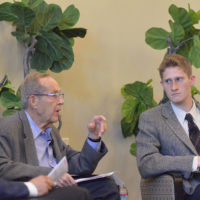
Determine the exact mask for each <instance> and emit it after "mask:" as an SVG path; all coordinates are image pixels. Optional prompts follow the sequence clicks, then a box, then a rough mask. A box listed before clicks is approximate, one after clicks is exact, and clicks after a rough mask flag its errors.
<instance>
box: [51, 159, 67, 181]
mask: <svg viewBox="0 0 200 200" xmlns="http://www.w3.org/2000/svg"><path fill="white" fill-rule="evenodd" d="M67 172H68V163H67V160H66V156H64V157H63V158H62V159H61V160H60V162H59V163H58V164H57V165H56V166H55V167H54V168H53V169H52V170H51V171H50V173H49V174H48V176H49V177H50V178H51V179H52V180H53V181H54V182H57V181H58V180H59V179H60V178H61V177H62V176H63V174H65V173H67Z"/></svg>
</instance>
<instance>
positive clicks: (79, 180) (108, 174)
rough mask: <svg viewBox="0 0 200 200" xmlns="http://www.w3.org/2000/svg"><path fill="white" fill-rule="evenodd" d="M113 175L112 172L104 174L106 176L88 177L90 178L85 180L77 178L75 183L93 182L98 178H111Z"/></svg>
mask: <svg viewBox="0 0 200 200" xmlns="http://www.w3.org/2000/svg"><path fill="white" fill-rule="evenodd" d="M113 174H114V172H109V173H106V174H99V175H95V176H90V177H87V178H79V179H76V182H77V183H80V182H83V181H90V180H95V179H99V178H104V177H108V176H112V175H113Z"/></svg>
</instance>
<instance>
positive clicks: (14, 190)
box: [0, 178, 29, 200]
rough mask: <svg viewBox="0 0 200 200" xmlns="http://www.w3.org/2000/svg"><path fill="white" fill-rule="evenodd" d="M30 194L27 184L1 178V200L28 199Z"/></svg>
mask: <svg viewBox="0 0 200 200" xmlns="http://www.w3.org/2000/svg"><path fill="white" fill-rule="evenodd" d="M28 194H29V191H28V189H27V187H26V186H25V184H23V183H20V182H13V181H6V180H3V179H2V178H0V200H4V199H8V198H10V199H12V198H17V197H18V198H19V197H26V196H28Z"/></svg>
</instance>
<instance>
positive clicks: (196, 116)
mask: <svg viewBox="0 0 200 200" xmlns="http://www.w3.org/2000/svg"><path fill="white" fill-rule="evenodd" d="M170 103H171V106H172V109H173V111H174V113H175V115H176V117H177V118H178V121H179V122H180V124H181V126H182V127H183V129H184V130H185V133H186V135H187V136H188V137H189V130H188V122H187V120H186V119H185V115H186V114H187V113H190V114H191V115H192V117H193V120H194V123H195V124H196V125H197V126H198V128H199V129H200V110H199V109H197V107H196V104H195V102H194V101H193V105H192V108H191V110H190V111H189V112H185V111H184V110H182V109H180V108H178V107H177V106H175V105H174V104H173V103H172V102H170ZM197 170H198V156H194V159H193V164H192V171H193V172H194V171H197Z"/></svg>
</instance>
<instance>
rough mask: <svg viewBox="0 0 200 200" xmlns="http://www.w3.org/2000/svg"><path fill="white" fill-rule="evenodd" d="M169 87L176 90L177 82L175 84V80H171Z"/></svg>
mask: <svg viewBox="0 0 200 200" xmlns="http://www.w3.org/2000/svg"><path fill="white" fill-rule="evenodd" d="M171 89H172V90H177V89H178V84H177V82H176V81H172V85H171Z"/></svg>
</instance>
